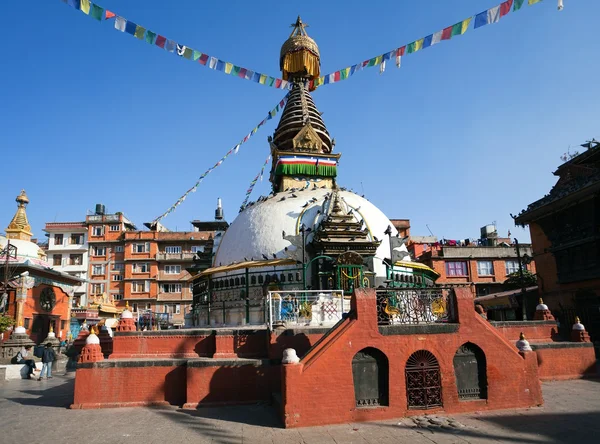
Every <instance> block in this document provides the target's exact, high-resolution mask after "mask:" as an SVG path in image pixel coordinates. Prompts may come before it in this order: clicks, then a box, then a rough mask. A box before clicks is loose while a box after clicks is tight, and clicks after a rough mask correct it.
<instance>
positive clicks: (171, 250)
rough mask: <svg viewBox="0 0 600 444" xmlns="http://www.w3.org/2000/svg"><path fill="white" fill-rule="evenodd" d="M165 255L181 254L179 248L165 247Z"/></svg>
mask: <svg viewBox="0 0 600 444" xmlns="http://www.w3.org/2000/svg"><path fill="white" fill-rule="evenodd" d="M165 253H167V254H179V253H181V247H165Z"/></svg>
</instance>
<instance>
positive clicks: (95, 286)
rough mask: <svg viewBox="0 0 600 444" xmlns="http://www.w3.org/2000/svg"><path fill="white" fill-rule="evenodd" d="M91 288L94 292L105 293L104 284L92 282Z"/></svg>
mask: <svg viewBox="0 0 600 444" xmlns="http://www.w3.org/2000/svg"><path fill="white" fill-rule="evenodd" d="M91 289H92V294H102V293H104V284H92V285H91Z"/></svg>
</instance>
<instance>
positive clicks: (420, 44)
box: [308, 0, 562, 90]
mask: <svg viewBox="0 0 600 444" xmlns="http://www.w3.org/2000/svg"><path fill="white" fill-rule="evenodd" d="M541 1H542V0H527V4H528V5H530V6H531V5H535V4H536V3H540V2H541ZM524 2H525V0H506V1H504V2H502V3H500V4H499V5H496V6H494V7H493V8H490V9H488V10H486V11H483V12H481V13H479V14H476V15H474V16H471V17H469V18H466V19H464V20H461V21H460V22H458V23H455V24H454V25H452V26H448V27H446V28H444V29H442V30H440V31H438V32H435V33H433V34H430V35H428V36H427V37H423V38H422V39H419V40H415V41H414V42H412V43H409V44H407V45H404V46H401V47H400V48H396V49H394V50H392V51H389V52H386V53H384V54H381V55H378V56H376V57H373V58H371V59H369V60H365V61H364V62H360V63H357V64H355V65H352V66H350V67H348V68H344V69H341V70H339V71H335V72H333V73H331V74H327V75H325V76H321V77H319V78H317V79H315V80H311V81H310V82H309V85H308V86H309V88H310V89H311V90H312V89H315V88H318V87H319V86H321V85H328V84H331V83H337V82H339V81H341V80H346V79H348V78H350V77H352V76H353V75H354V74H356V73H357V72H358V71H361V70H362V69H363V68H370V67H372V66H379V72H380V73H383V72H384V71H385V67H386V63H385V62H386V61H387V60H390V59H391V58H393V57H395V58H396V66H397V67H398V68H400V66H401V63H402V60H401V59H402V57H403V56H404V55H405V54H413V53H415V52H417V51H420V50H422V49H425V48H429V47H430V46H434V45H436V44H438V43H441V42H442V41H443V40H450V39H451V38H452V37H455V36H458V35H462V34H464V33H465V32H467V29H468V28H469V25H470V24H471V21H474V29H477V28H479V27H481V26H484V25H488V24H491V23H497V22H498V21H500V19H501V18H502V17H504V16H505V15H506V14H508V13H509V12H510V11H511V9H512V11H513V12H514V11H518V10H519V9H521V6H523V3H524ZM558 9H559V11H560V10H561V9H562V1H561V0H559V4H558ZM473 19H474V20H473Z"/></svg>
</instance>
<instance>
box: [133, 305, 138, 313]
mask: <svg viewBox="0 0 600 444" xmlns="http://www.w3.org/2000/svg"><path fill="white" fill-rule="evenodd" d="M132 308H133V312H134V313H137V311H138V304H136V303H135V302H134V303H133V305H132Z"/></svg>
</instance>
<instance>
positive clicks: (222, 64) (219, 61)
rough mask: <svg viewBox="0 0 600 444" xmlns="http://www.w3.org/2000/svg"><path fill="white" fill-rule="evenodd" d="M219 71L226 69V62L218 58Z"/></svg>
mask: <svg viewBox="0 0 600 444" xmlns="http://www.w3.org/2000/svg"><path fill="white" fill-rule="evenodd" d="M217 71H225V62H224V61H223V60H217Z"/></svg>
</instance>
